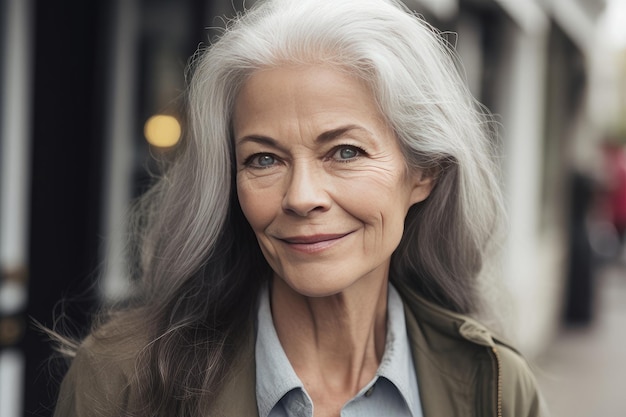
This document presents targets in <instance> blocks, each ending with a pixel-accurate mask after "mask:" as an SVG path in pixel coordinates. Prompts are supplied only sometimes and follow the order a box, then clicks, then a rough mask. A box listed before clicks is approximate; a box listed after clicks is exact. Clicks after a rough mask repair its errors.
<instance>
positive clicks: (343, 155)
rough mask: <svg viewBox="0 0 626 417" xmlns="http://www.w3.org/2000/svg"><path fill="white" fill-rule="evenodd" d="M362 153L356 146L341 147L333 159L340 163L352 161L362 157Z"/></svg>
mask: <svg viewBox="0 0 626 417" xmlns="http://www.w3.org/2000/svg"><path fill="white" fill-rule="evenodd" d="M361 153H362V151H361V150H360V149H358V148H356V147H354V146H341V147H339V148H337V150H336V151H335V153H334V155H333V158H334V159H336V160H338V161H350V160H351V159H354V158H356V157H358V156H360V155H361Z"/></svg>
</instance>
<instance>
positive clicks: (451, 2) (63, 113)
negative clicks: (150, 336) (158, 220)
mask: <svg viewBox="0 0 626 417" xmlns="http://www.w3.org/2000/svg"><path fill="white" fill-rule="evenodd" d="M87 3H88V4H87ZM232 3H233V2H231V0H214V1H207V0H116V1H106V0H93V1H90V2H84V1H81V0H65V1H58V0H56V1H50V0H48V1H42V0H2V1H1V3H0V12H1V13H0V18H1V19H2V22H0V29H1V32H0V53H1V54H2V60H1V61H0V77H1V83H0V92H1V94H2V95H1V97H2V99H1V102H0V111H1V113H0V114H1V121H0V123H1V124H0V126H1V127H2V130H1V131H0V132H1V136H0V144H1V146H2V148H1V151H0V196H1V197H0V270H1V272H2V276H1V278H0V417H19V416H23V415H37V416H46V415H51V407H52V405H53V402H54V398H55V395H56V388H57V387H56V384H57V383H58V380H55V379H54V378H51V377H50V375H51V374H54V373H55V369H56V368H57V367H61V365H60V362H58V361H53V362H49V361H48V358H49V357H50V356H51V355H52V351H51V349H50V346H49V345H47V344H46V343H45V339H44V337H43V336H42V334H41V333H39V332H37V331H36V330H35V329H34V328H33V326H32V325H31V324H30V323H31V320H32V319H34V320H37V321H38V322H41V323H42V324H44V325H45V326H48V327H53V326H54V325H55V323H56V321H57V319H67V320H61V321H62V322H64V323H74V328H65V329H64V331H66V332H68V331H69V332H73V333H74V334H75V335H77V336H80V335H84V334H85V333H86V332H87V331H88V322H89V315H90V314H91V313H92V312H93V311H94V308H95V306H96V305H97V304H98V303H100V302H110V301H117V300H120V299H122V298H123V297H124V296H125V295H126V294H127V292H128V288H129V286H128V281H127V280H128V278H127V276H128V274H127V273H126V266H125V263H124V261H123V250H124V248H125V247H126V243H127V238H128V230H127V226H126V220H125V219H126V214H127V212H128V207H129V204H130V203H131V201H132V200H133V198H135V197H137V196H138V195H140V194H141V193H142V192H143V191H145V189H146V187H147V186H149V184H150V181H151V173H152V172H154V171H155V170H156V167H155V165H154V163H153V159H152V157H153V156H154V155H157V156H158V155H160V154H162V153H163V152H167V151H166V150H162V149H160V148H159V147H158V146H155V145H150V144H149V143H148V142H147V141H146V140H145V137H144V127H145V126H144V125H145V123H146V121H147V120H148V119H149V118H150V116H152V115H155V114H167V115H170V116H174V117H176V118H178V119H179V120H182V118H181V117H180V116H181V115H180V107H179V104H180V103H179V102H178V98H179V96H180V94H181V92H182V90H183V89H184V86H185V80H184V69H185V66H186V63H187V62H188V59H189V57H190V56H191V55H192V54H193V53H194V51H195V50H196V49H197V48H198V46H199V45H201V44H203V43H204V44H206V42H207V39H208V37H209V36H211V35H214V34H215V33H216V31H215V30H213V29H211V28H212V27H220V26H223V23H222V21H221V20H219V19H218V18H216V17H215V16H232V15H233V13H234V10H233V7H234V6H233V5H232ZM234 3H235V7H239V8H240V9H239V10H241V6H242V4H243V2H241V1H238V2H234ZM251 3H252V2H251V1H250V0H248V1H247V2H246V4H248V5H250V4H251ZM405 3H406V4H407V6H408V7H410V8H412V9H414V10H415V11H417V12H418V13H420V14H422V15H424V16H425V18H426V20H428V21H429V22H431V23H432V24H433V25H434V26H436V27H438V28H439V29H441V30H444V31H450V32H456V33H458V41H457V50H458V53H459V55H460V56H461V58H462V60H463V62H464V66H465V68H464V70H465V73H466V76H467V80H468V83H469V85H470V88H471V90H472V91H473V93H474V94H475V95H476V97H477V98H478V99H479V100H480V101H481V102H483V103H484V104H485V105H486V106H487V107H488V108H489V109H490V110H491V111H492V112H493V113H494V114H496V115H497V116H498V118H499V120H500V121H501V124H502V127H501V131H500V135H501V139H502V140H501V144H500V146H501V148H502V152H501V153H502V161H501V164H502V171H503V186H504V189H505V192H506V198H507V204H508V208H509V218H510V220H509V239H508V241H507V243H506V245H505V247H504V248H503V249H504V260H503V264H502V277H503V280H504V281H505V285H506V287H507V288H508V289H509V290H510V292H511V294H512V296H511V301H512V303H511V304H512V305H513V309H512V311H513V316H512V320H513V323H514V325H513V327H514V329H515V333H516V334H515V335H514V336H515V338H516V340H517V343H518V344H519V345H520V347H521V348H522V350H523V351H524V352H526V353H527V354H528V355H530V356H533V355H535V354H537V353H538V352H540V351H541V349H542V348H543V346H545V344H546V342H547V340H548V339H549V338H550V336H551V335H552V334H553V332H554V330H555V328H556V327H557V326H558V324H559V322H560V320H561V317H562V314H563V309H564V306H565V305H566V304H567V302H568V301H567V298H568V297H569V295H568V291H567V288H568V287H569V286H570V275H571V274H570V270H571V266H570V261H571V259H572V256H571V255H572V253H573V251H575V249H573V248H572V247H571V245H570V242H571V240H572V232H571V230H572V227H571V226H570V221H571V219H572V218H574V217H575V215H574V214H572V213H571V210H570V207H571V199H572V193H571V192H570V188H571V187H570V185H571V184H570V183H571V181H572V172H576V171H583V172H584V171H585V170H587V169H589V168H588V167H587V165H593V163H594V162H593V161H594V158H593V153H594V145H593V144H594V143H596V142H597V141H598V139H599V137H600V136H601V135H602V125H601V123H599V122H598V117H594V116H593V115H594V114H596V115H597V114H602V111H599V110H597V103H598V102H601V101H602V100H598V99H597V97H596V96H595V95H594V94H595V93H594V91H595V90H593V87H594V85H595V84H594V80H595V78H594V76H595V75H594V74H595V73H594V68H595V67H594V65H596V64H595V63H596V62H597V60H595V58H594V57H595V56H597V55H598V51H599V50H601V48H602V47H601V44H598V43H597V39H596V26H597V21H598V20H597V19H598V16H599V15H600V13H601V12H602V10H603V8H604V0H534V1H533V0H528V1H523V2H520V1H515V0H445V1H444V0H405ZM450 36H452V35H450ZM451 40H454V39H451ZM600 55H601V54H600ZM594 103H596V107H594ZM61 300H65V301H64V302H63V303H61V304H59V303H60V302H61ZM507 303H508V300H507ZM57 377H58V374H57Z"/></svg>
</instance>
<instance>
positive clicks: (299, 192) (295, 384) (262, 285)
mask: <svg viewBox="0 0 626 417" xmlns="http://www.w3.org/2000/svg"><path fill="white" fill-rule="evenodd" d="M187 97H188V110H189V114H188V123H189V128H188V132H187V137H186V141H185V142H184V143H183V144H182V146H181V148H180V150H179V154H178V155H177V159H176V160H175V161H174V162H173V163H172V165H171V166H170V167H169V169H168V170H167V172H166V173H165V175H164V176H163V178H162V179H161V180H160V181H159V182H158V183H157V184H156V186H155V187H154V188H153V189H152V190H151V191H150V192H149V194H148V195H147V196H146V198H145V199H144V201H143V204H141V205H140V213H141V214H142V215H143V217H142V218H141V221H140V222H139V223H140V224H142V225H143V226H144V228H143V233H142V235H141V244H142V246H141V250H140V253H141V262H140V263H141V280H140V283H139V288H138V291H137V294H138V296H137V297H136V298H134V299H133V300H132V301H131V303H130V306H127V307H126V308H124V309H121V310H119V309H118V310H115V311H109V312H107V313H106V315H105V316H104V319H101V320H99V323H100V324H99V325H97V326H96V327H95V328H94V330H93V332H92V334H91V335H90V336H89V337H88V338H87V339H86V340H84V341H83V342H82V343H81V344H80V346H78V347H77V348H76V350H75V357H74V359H73V363H72V366H71V368H70V370H69V372H68V374H67V375H66V377H65V379H64V381H63V384H62V388H61V393H60V395H59V401H58V405H57V409H56V415H57V416H80V417H84V416H121V415H132V416H229V417H230V416H261V417H268V416H270V417H277V416H302V417H309V416H315V417H320V416H368V415H371V416H412V417H418V416H425V417H434V416H480V417H488V416H498V417H499V416H508V417H511V416H535V415H539V413H540V411H539V408H540V407H539V406H540V401H539V398H538V395H537V392H536V388H535V382H534V378H533V377H532V375H531V374H530V372H529V370H528V368H527V365H526V364H525V362H524V360H523V359H521V358H520V356H519V355H518V354H517V353H515V351H514V350H512V349H511V348H510V347H508V346H506V345H505V344H503V343H502V342H500V341H499V340H498V339H496V338H495V337H494V336H493V335H492V334H491V333H490V332H489V331H488V330H487V329H486V328H485V327H484V326H482V325H481V324H479V323H478V322H477V321H476V320H475V319H473V318H470V315H472V316H476V315H477V314H479V312H480V311H481V309H482V307H483V306H484V304H485V302H484V301H483V300H482V299H481V296H482V295H483V292H482V291H481V288H482V287H481V281H482V280H483V279H484V277H485V274H484V271H485V270H486V267H487V264H488V263H489V262H488V261H490V260H491V258H492V256H490V248H493V246H494V243H497V242H495V239H494V237H495V236H496V235H497V231H498V229H499V227H498V225H499V223H500V220H501V217H502V216H501V206H502V204H501V196H500V194H499V191H498V180H497V176H496V174H495V168H494V164H493V161H492V148H493V143H492V142H491V140H492V139H491V137H490V131H489V129H488V127H489V125H490V123H489V120H488V118H487V117H486V116H485V115H484V114H483V113H481V111H480V110H479V106H477V104H476V102H475V101H474V99H473V98H472V97H471V96H470V94H469V93H468V91H467V89H466V88H465V86H464V84H463V82H462V80H461V79H460V77H459V75H458V74H457V71H456V66H455V61H454V55H453V53H452V52H451V51H450V50H448V47H447V44H446V43H445V42H443V41H442V40H441V37H440V35H439V34H438V33H437V32H436V31H434V30H433V29H432V28H431V27H429V26H428V25H427V24H426V23H424V22H423V21H422V20H420V19H419V18H418V17H416V16H414V15H412V14H410V13H409V12H407V10H406V9H404V8H403V7H402V6H401V5H400V3H399V2H396V1H394V0H340V1H338V0H332V1H331V0H275V1H271V0H270V1H264V2H259V4H257V5H256V6H254V7H253V8H252V9H251V10H249V11H248V12H247V13H246V14H245V15H243V16H241V17H240V18H238V19H237V20H236V21H234V22H231V24H230V25H229V27H228V28H227V29H226V30H225V32H224V33H223V35H222V36H221V37H220V39H219V40H218V41H217V42H216V43H215V44H213V45H212V46H211V47H209V48H208V49H207V50H206V51H204V52H202V53H200V54H199V55H198V57H197V58H196V61H195V67H194V72H193V76H192V78H191V82H190V85H189V90H188V96H187Z"/></svg>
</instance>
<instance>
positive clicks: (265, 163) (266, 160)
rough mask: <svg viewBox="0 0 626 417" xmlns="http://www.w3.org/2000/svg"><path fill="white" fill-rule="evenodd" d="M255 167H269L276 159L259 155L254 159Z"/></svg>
mask: <svg viewBox="0 0 626 417" xmlns="http://www.w3.org/2000/svg"><path fill="white" fill-rule="evenodd" d="M255 159H256V165H257V166H260V167H269V166H272V165H274V164H275V163H276V159H275V158H274V157H273V156H272V155H267V154H265V155H259V156H257V157H256V158H255Z"/></svg>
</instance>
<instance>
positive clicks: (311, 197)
mask: <svg viewBox="0 0 626 417" xmlns="http://www.w3.org/2000/svg"><path fill="white" fill-rule="evenodd" d="M323 177H324V176H323V175H322V172H320V170H318V169H316V168H315V167H313V166H310V165H305V164H303V165H298V166H294V167H293V168H292V170H291V176H290V178H289V180H288V184H287V189H286V190H285V195H284V197H283V204H282V205H283V211H284V212H286V213H288V214H295V215H297V216H301V217H306V216H309V215H310V214H312V213H314V212H324V211H326V210H328V209H329V208H330V205H331V199H330V195H329V194H328V192H327V189H326V184H325V181H324V178H323Z"/></svg>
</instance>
